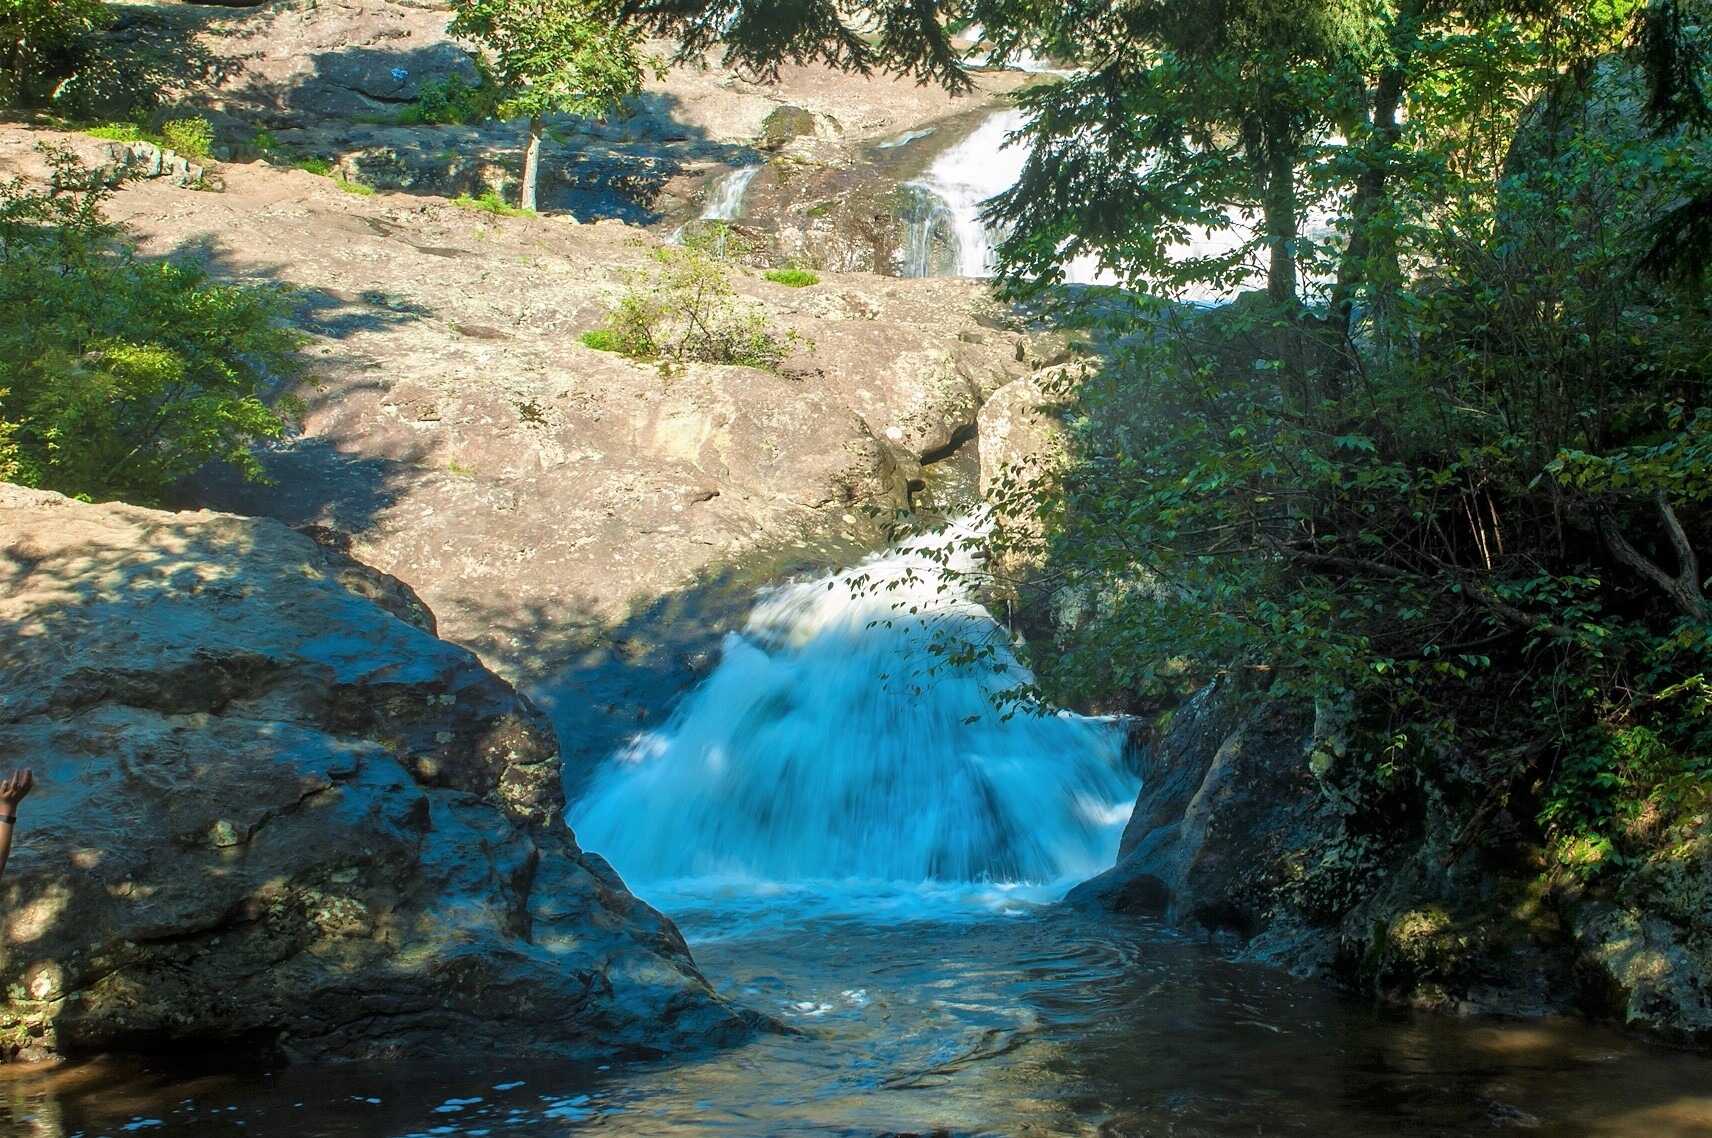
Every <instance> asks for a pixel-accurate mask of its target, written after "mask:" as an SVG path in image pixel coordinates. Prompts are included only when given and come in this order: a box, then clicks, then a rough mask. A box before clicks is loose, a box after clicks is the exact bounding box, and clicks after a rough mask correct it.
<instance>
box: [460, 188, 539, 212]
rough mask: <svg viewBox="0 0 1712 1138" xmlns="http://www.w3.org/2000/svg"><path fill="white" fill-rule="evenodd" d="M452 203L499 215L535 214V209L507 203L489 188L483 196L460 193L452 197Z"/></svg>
mask: <svg viewBox="0 0 1712 1138" xmlns="http://www.w3.org/2000/svg"><path fill="white" fill-rule="evenodd" d="M452 204H453V205H455V206H458V207H459V208H460V209H476V210H480V211H482V212H483V213H491V214H494V215H496V216H498V217H534V216H535V211H534V210H532V209H521V208H519V207H517V206H514V205H507V204H506V201H505V199H504V198H502V197H500V196H499V195H498V194H497V193H495V192H494V191H492V190H488V191H487V192H486V193H484V194H482V195H481V196H479V197H473V198H472V197H471V196H470V195H468V194H459V195H458V196H457V197H455V198H453V199H452Z"/></svg>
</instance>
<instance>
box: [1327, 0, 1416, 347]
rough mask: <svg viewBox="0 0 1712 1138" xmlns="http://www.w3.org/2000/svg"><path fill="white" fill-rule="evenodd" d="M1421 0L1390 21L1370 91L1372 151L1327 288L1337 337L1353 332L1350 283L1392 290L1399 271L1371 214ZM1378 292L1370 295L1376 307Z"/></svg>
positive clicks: (1389, 239)
mask: <svg viewBox="0 0 1712 1138" xmlns="http://www.w3.org/2000/svg"><path fill="white" fill-rule="evenodd" d="M1421 12H1422V0H1409V2H1408V3H1405V4H1404V5H1403V6H1402V10H1401V11H1399V12H1398V14H1397V19H1396V21H1395V22H1394V23H1393V24H1392V27H1391V36H1390V38H1391V60H1390V62H1389V63H1388V64H1387V65H1386V67H1385V68H1384V69H1383V70H1381V71H1380V73H1379V80H1378V82H1377V83H1376V84H1375V85H1374V91H1373V117H1372V120H1371V122H1372V129H1373V138H1374V143H1375V145H1374V147H1373V152H1372V154H1371V155H1370V157H1369V162H1368V166H1367V168H1366V169H1365V170H1364V171H1362V174H1361V177H1360V178H1359V179H1357V180H1356V184H1355V195H1354V200H1353V201H1352V202H1351V206H1350V213H1351V215H1352V219H1353V221H1354V225H1353V227H1352V232H1351V234H1350V240H1349V246H1348V247H1347V248H1346V249H1345V250H1344V254H1343V258H1342V260H1341V261H1340V262H1339V263H1338V279H1337V283H1336V284H1335V285H1334V286H1333V288H1332V297H1331V306H1330V308H1329V310H1328V311H1327V313H1326V319H1327V322H1328V323H1329V324H1330V326H1331V328H1332V330H1333V332H1334V334H1336V335H1337V336H1338V337H1339V339H1340V340H1345V341H1347V340H1348V338H1349V337H1350V336H1351V335H1352V334H1353V332H1354V322H1355V294H1356V289H1357V288H1358V287H1359V286H1360V285H1361V284H1362V283H1363V281H1366V283H1368V284H1369V285H1371V286H1373V289H1374V291H1375V293H1378V294H1384V293H1386V292H1390V291H1394V290H1395V288H1396V287H1397V284H1398V281H1399V278H1400V276H1401V273H1400V271H1399V269H1398V263H1397V242H1396V238H1395V236H1394V235H1393V234H1391V233H1389V232H1385V233H1381V232H1378V226H1377V224H1376V223H1377V220H1378V216H1379V211H1380V208H1381V207H1382V206H1383V205H1384V203H1385V195H1386V193H1387V191H1388V189H1389V186H1388V182H1389V180H1390V174H1391V166H1392V164H1393V162H1394V160H1395V152H1396V148H1397V142H1398V140H1399V139H1400V138H1401V136H1402V133H1403V128H1402V124H1401V123H1400V122H1399V121H1398V118H1397V116H1398V114H1399V113H1400V110H1401V107H1402V104H1403V91H1404V88H1405V85H1406V83H1407V71H1408V67H1409V62H1410V59H1411V57H1412V56H1413V54H1414V53H1413V44H1414V37H1415V31H1416V28H1417V26H1418V25H1419V23H1420V21H1421ZM1384 299H1385V298H1384V296H1383V295H1380V296H1378V297H1376V300H1377V301H1378V303H1379V304H1380V306H1381V307H1383V306H1384Z"/></svg>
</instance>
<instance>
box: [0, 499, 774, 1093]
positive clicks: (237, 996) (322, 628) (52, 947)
mask: <svg viewBox="0 0 1712 1138" xmlns="http://www.w3.org/2000/svg"><path fill="white" fill-rule="evenodd" d="M0 535H3V540H4V545H3V547H0V558H3V561H4V565H5V573H6V577H5V579H6V587H5V591H4V595H3V596H0V658H3V663H4V672H3V678H0V751H4V752H5V753H6V754H8V755H13V756H18V757H19V761H20V762H23V761H27V762H28V763H29V764H30V765H31V766H32V767H34V768H35V770H36V773H37V776H38V781H39V786H40V789H38V791H37V792H36V794H35V795H33V796H32V798H31V799H30V802H29V804H28V806H27V808H26V810H25V821H24V824H23V826H22V827H21V829H20V834H19V839H18V844H17V847H16V848H15V851H14V853H13V860H12V862H11V864H10V865H9V866H8V867H7V873H6V877H5V880H4V882H3V883H0V905H3V907H0V912H3V913H4V917H3V926H0V931H3V934H4V935H3V939H0V984H3V985H4V991H5V1001H4V1003H3V1004H0V1040H3V1042H4V1045H5V1046H6V1047H7V1048H8V1049H10V1050H12V1051H13V1052H14V1053H17V1054H22V1055H25V1056H41V1055H54V1054H64V1055H73V1054H87V1053H91V1052H97V1051H111V1050H147V1051H160V1050H162V1049H171V1048H185V1047H218V1048H220V1049H223V1050H226V1051H257V1052H264V1053H267V1054H283V1055H286V1056H291V1057H296V1058H308V1059H329V1058H363V1057H377V1056H410V1055H434V1056H436V1057H443V1056H447V1055H458V1054H465V1055H482V1056H484V1057H491V1056H493V1055H495V1054H501V1055H542V1056H545V1055H552V1056H561V1057H563V1056H597V1055H599V1056H613V1055H633V1056H641V1055H653V1054H659V1053H662V1052H668V1051H673V1050H677V1049H680V1048H685V1047H690V1046H696V1045H700V1044H705V1043H707V1042H709V1041H714V1040H721V1039H731V1038H736V1037H738V1036H740V1035H742V1034H743V1033H744V1032H745V1031H746V1026H745V1021H744V1020H743V1019H742V1018H741V1017H739V1016H738V1015H737V1014H736V1013H734V1012H733V1011H732V1010H731V1009H729V1008H728V1007H727V1006H725V1005H724V1004H723V1003H721V1002H720V1001H719V1000H718V999H717V998H716V997H715V996H714V995H713V993H712V992H711V991H710V990H709V988H708V987H707V985H706V983H705V982H704V981H703V980H702V978H701V976H700V975H699V974H698V973H697V971H696V969H695V966H694V964H693V963H692V962H691V960H690V957H689V953H688V951H687V949H686V948H685V946H684V944H683V941H682V939H681V938H680V937H679V935H678V933H677V931H676V929H675V928H674V927H673V926H672V924H671V923H670V922H669V921H667V920H666V919H665V918H664V917H662V916H660V915H659V914H658V913H656V912H654V911H653V910H652V909H650V908H648V906H646V905H644V904H643V903H641V902H640V901H638V900H637V899H636V898H635V897H633V896H631V895H630V893H629V892H628V891H627V890H626V889H625V888H624V886H623V884H622V882H620V881H619V880H618V879H617V878H616V876H615V875H614V874H613V873H612V871H611V869H610V868H609V867H608V866H607V865H606V864H605V862H603V861H602V860H601V859H600V858H599V857H597V856H595V855H593V854H590V853H585V852H584V851H582V850H580V849H579V848H578V847H577V844H576V841H575V839H574V838H573V836H572V835H571V833H570V831H569V830H568V829H567V828H566V827H565V825H564V822H563V819H562V810H563V805H564V794H563V790H562V788H561V785H560V760H559V754H558V748H557V746H556V744H555V741H554V737H553V733H552V731H551V729H550V727H549V726H548V724H547V721H546V719H545V718H544V717H543V716H542V715H541V713H540V712H539V711H538V710H536V708H535V707H534V706H533V705H531V704H530V703H529V701H528V700H526V699H524V698H523V697H521V696H519V695H518V694H517V692H516V691H515V690H514V689H513V688H512V687H511V686H510V685H509V684H507V683H505V682H504V681H503V680H500V679H499V678H498V677H496V676H494V675H493V674H492V673H490V672H488V671H487V670H486V669H485V668H483V667H482V666H481V664H480V663H479V662H478V661H477V660H476V658H475V657H474V656H472V655H471V654H470V653H469V652H467V651H465V650H464V649H461V648H457V647H454V646H453V645H450V644H447V643H445V642H443V641H440V640H437V639H435V638H434V637H433V636H431V635H429V633H428V632H427V631H425V629H424V628H423V627H422V625H423V624H425V623H427V622H428V619H429V618H427V617H426V615H425V610H423V609H422V608H421V605H420V602H419V601H417V600H416V599H415V597H414V595H413V594H412V593H411V592H410V591H409V590H408V589H407V588H406V587H404V586H403V585H401V584H399V583H398V582H396V581H391V580H390V579H386V578H384V577H383V576H381V575H378V574H371V573H368V572H365V571H364V570H363V569H362V568H361V567H360V566H357V565H356V564H355V563H354V562H353V561H352V560H351V558H350V557H349V556H348V555H347V554H345V553H343V552H342V551H341V550H340V549H339V548H338V545H339V543H338V542H337V541H330V540H329V539H327V538H326V537H325V535H323V541H326V542H327V544H317V542H315V541H312V540H310V538H309V537H306V536H303V535H300V534H296V533H293V532H291V531H290V530H288V529H286V528H285V527H284V526H282V525H279V524H278V523H276V522H269V521H259V520H254V519H247V518H238V517H232V516H228V515H220V514H211V513H195V514H169V513H161V512H157V511H152V510H145V509H140V508H135V507H130V506H123V505H105V506H95V505H85V504H81V503H77V502H73V501H70V500H68V499H65V498H62V497H59V496H58V495H54V494H49V493H44V492H38V491H31V490H24V489H21V488H17V487H6V486H0ZM329 545H330V546H332V548H329ZM347 584H354V585H356V589H355V590H354V591H353V589H352V588H349V587H347ZM363 593H368V594H369V595H370V596H373V597H374V598H375V599H374V600H371V599H369V596H364V595H361V594H363ZM377 601H378V602H379V603H377ZM383 606H384V607H383ZM388 609H391V610H392V611H390V612H389V611H388ZM394 613H397V614H398V615H396V616H395V615H394ZM400 617H402V618H403V619H400Z"/></svg>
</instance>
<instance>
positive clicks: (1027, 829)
mask: <svg viewBox="0 0 1712 1138" xmlns="http://www.w3.org/2000/svg"><path fill="white" fill-rule="evenodd" d="M967 534H968V530H967V529H966V528H964V529H954V530H952V531H949V533H948V534H946V535H935V536H934V537H931V538H923V539H918V540H916V541H914V542H911V543H906V544H904V545H902V546H899V547H898V548H896V549H894V550H891V551H889V552H886V553H883V554H880V555H877V556H875V557H872V558H869V559H868V560H867V561H864V562H863V563H861V564H860V565H858V566H856V567H855V568H854V569H850V570H847V571H845V572H843V573H839V574H835V575H833V576H831V577H828V578H823V579H821V580H817V581H809V582H804V583H799V584H793V585H786V586H783V587H780V588H776V589H772V590H769V591H767V592H765V593H763V594H762V595H761V597H760V598H759V600H758V602H757V604H756V606H755V608H754V610H753V612H752V613H751V615H750V617H749V621H748V625H747V627H746V628H745V629H744V631H743V632H742V633H733V634H731V635H729V636H728V637H727V638H726V642H725V648H724V655H723V658H722V659H721V661H720V663H719V666H718V667H717V668H716V669H715V670H714V672H713V673H712V675H710V676H709V677H708V678H707V680H706V681H705V682H704V683H703V684H702V686H701V687H700V688H698V689H697V690H696V691H695V692H694V693H692V694H691V695H690V696H689V697H688V698H687V699H686V700H685V702H684V703H683V705H682V706H681V707H680V708H679V710H678V712H677V714H676V715H674V716H673V718H672V719H671V721H670V722H669V723H668V724H667V725H666V726H665V727H664V728H663V729H662V730H659V731H656V732H649V733H646V734H643V735H641V736H639V737H638V738H636V739H635V740H634V741H633V743H632V744H631V746H630V747H629V748H628V749H627V750H626V751H624V752H622V753H621V754H619V755H617V756H614V758H613V759H612V760H610V761H609V762H608V764H607V765H606V766H605V767H604V768H603V769H602V770H601V771H600V772H599V773H598V774H597V775H596V777H595V779H594V781H593V783H592V785H591V786H590V789H589V791H588V793H587V794H586V795H585V796H584V798H583V799H582V800H581V801H580V802H578V803H577V804H576V805H575V806H574V807H573V808H572V810H571V822H572V825H573V827H574V829H575V830H576V832H577V835H578V838H579V840H580V841H582V842H583V843H584V844H585V845H586V846H587V847H588V848H590V849H594V850H598V851H600V853H601V854H602V855H604V856H605V857H607V858H608V859H609V860H610V861H611V862H612V864H613V865H614V866H615V867H616V868H617V869H618V871H619V872H620V873H621V874H623V875H624V876H625V877H626V878H627V879H628V880H629V881H630V882H631V884H632V885H635V884H637V883H638V882H647V883H661V882H669V881H673V880H681V879H685V878H698V879H709V878H713V879H723V880H726V881H732V880H735V881H740V882H750V883H757V882H768V883H775V884H777V883H784V884H792V883H796V884H801V883H807V882H820V883H832V882H836V883H839V884H840V886H841V887H843V888H846V889H850V888H855V887H857V885H858V883H859V882H866V883H868V885H869V886H872V885H873V884H874V883H876V882H890V883H906V884H907V885H908V886H909V887H911V888H915V887H919V886H921V885H922V884H923V883H942V884H943V883H987V884H997V883H1035V884H1065V883H1068V882H1070V881H1072V880H1077V879H1081V878H1085V877H1087V876H1090V875H1092V874H1093V873H1096V872H1099V871H1100V870H1102V869H1104V868H1105V867H1107V866H1109V865H1110V864H1111V862H1112V859H1113V857H1114V856H1115V854H1116V850H1117V841H1118V836H1119V831H1120V830H1121V827H1122V825H1123V820H1124V819H1125V818H1126V817H1127V816H1128V813H1129V809H1130V805H1131V803H1132V802H1133V800H1134V796H1135V792H1136V789H1137V784H1136V781H1135V779H1134V778H1133V776H1132V775H1130V774H1129V773H1128V772H1127V771H1126V770H1125V769H1124V767H1123V765H1122V762H1121V757H1122V756H1121V750H1122V739H1121V731H1120V729H1119V728H1118V727H1117V726H1116V725H1114V724H1112V723H1110V722H1107V721H1103V720H1096V719H1087V718H1083V717H1079V716H1072V715H1068V714H1064V713H1047V714H1030V713H1029V712H1027V711H1020V712H1018V713H1017V714H1015V715H1013V716H1011V717H1009V718H1007V717H1006V716H1005V714H1004V712H1003V710H1002V709H1001V708H999V707H997V706H995V704H994V701H993V698H992V697H993V696H994V694H995V693H997V692H1000V691H1002V690H1004V689H1007V688H1009V687H1011V686H1013V685H1014V684H1016V683H1017V682H1018V681H1019V680H1023V679H1026V677H1027V673H1026V672H1025V671H1024V670H1023V669H1022V667H1021V665H1020V664H1018V663H1017V661H1016V659H1015V658H1014V657H1013V656H1012V655H1011V654H1010V652H1009V650H1008V646H1007V644H1006V643H1005V642H1004V633H1003V630H1002V629H1000V628H999V627H998V626H997V625H996V624H995V623H994V622H993V620H992V618H991V617H990V616H989V615H988V614H987V612H986V610H985V609H983V608H981V606H980V605H978V604H976V603H975V602H974V601H972V600H971V599H969V597H968V596H967V594H966V593H965V592H964V591H963V589H961V588H960V587H958V585H957V584H956V582H955V581H952V580H948V579H947V576H946V574H944V573H943V572H942V571H941V570H940V568H939V566H938V565H937V563H936V562H935V561H934V559H933V558H932V557H931V556H929V555H928V552H927V551H928V550H929V549H930V548H931V546H930V545H929V544H928V543H929V542H938V541H946V540H956V539H957V538H959V537H962V536H967ZM863 581H866V582H868V587H866V588H865V587H863V585H862V582H863ZM994 638H996V639H994ZM956 639H964V640H969V639H975V640H980V641H983V642H985V641H992V642H993V645H994V649H995V653H994V655H993V657H992V659H991V660H989V661H986V662H984V663H983V664H982V665H980V666H978V667H977V668H974V669H958V668H954V667H953V666H951V665H949V664H946V663H944V662H943V657H942V656H941V655H940V654H938V653H937V652H936V651H935V650H934V645H935V644H936V643H937V644H941V645H943V644H945V643H946V642H948V641H950V640H956ZM659 891H660V890H659V888H658V886H657V884H656V885H655V886H653V887H651V889H650V891H649V895H657V894H658V892H659Z"/></svg>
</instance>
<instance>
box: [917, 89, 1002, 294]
mask: <svg viewBox="0 0 1712 1138" xmlns="http://www.w3.org/2000/svg"><path fill="white" fill-rule="evenodd" d="M1026 121H1027V119H1026V117H1025V116H1024V115H1023V113H1022V112H1021V111H1017V110H1007V111H1000V112H998V113H997V114H995V115H993V116H991V117H990V118H988V119H987V120H986V121H985V122H983V123H982V124H981V125H980V126H978V127H976V128H975V129H974V131H973V132H971V133H970V135H969V136H968V137H967V138H965V139H963V140H962V141H961V142H958V143H957V144H956V145H955V146H952V147H951V148H950V149H948V150H946V151H945V153H943V154H941V155H940V156H939V157H938V158H936V159H934V162H933V165H931V166H929V167H928V168H927V170H926V172H924V173H923V174H922V176H921V177H919V178H917V179H915V180H913V181H910V182H906V183H904V185H905V187H906V188H907V189H909V190H911V191H913V192H914V193H915V195H916V208H915V212H914V213H913V214H912V216H910V217H909V218H907V219H906V224H905V232H904V253H903V256H904V265H903V273H904V276H906V277H936V276H951V277H985V276H991V275H992V273H993V269H994V267H995V261H994V255H993V247H994V245H995V244H996V243H997V241H998V240H999V238H1000V237H1001V235H1000V234H998V233H995V232H994V231H993V230H991V229H988V228H987V227H986V226H985V225H983V224H982V223H981V205H982V203H983V202H985V201H986V200H987V199H988V198H990V197H993V196H994V195H996V194H1000V193H1003V192H1004V191H1005V190H1008V189H1010V188H1011V187H1012V186H1014V185H1016V183H1017V179H1018V178H1021V177H1022V168H1023V165H1024V164H1025V163H1026V162H1027V161H1028V154H1029V148H1028V147H1027V146H1026V145H1016V146H1011V145H1007V136H1009V135H1010V134H1011V133H1012V132H1014V131H1016V130H1017V129H1018V128H1019V127H1021V126H1022V125H1023V123H1024V122H1026Z"/></svg>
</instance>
